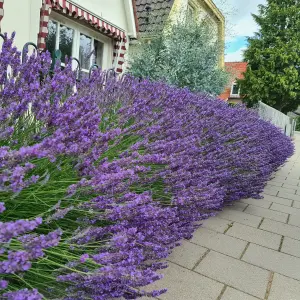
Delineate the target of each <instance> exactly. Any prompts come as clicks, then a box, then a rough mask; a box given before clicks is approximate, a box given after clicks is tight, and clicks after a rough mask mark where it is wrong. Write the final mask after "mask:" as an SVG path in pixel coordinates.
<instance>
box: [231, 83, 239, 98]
mask: <svg viewBox="0 0 300 300" xmlns="http://www.w3.org/2000/svg"><path fill="white" fill-rule="evenodd" d="M238 94H239V87H238V85H237V84H236V83H235V84H234V85H233V86H232V95H238Z"/></svg>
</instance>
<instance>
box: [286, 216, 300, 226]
mask: <svg viewBox="0 0 300 300" xmlns="http://www.w3.org/2000/svg"><path fill="white" fill-rule="evenodd" d="M288 223H289V224H290V225H294V226H298V227H300V218H299V216H296V215H290V218H289V222H288Z"/></svg>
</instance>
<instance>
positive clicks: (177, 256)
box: [168, 241, 207, 269]
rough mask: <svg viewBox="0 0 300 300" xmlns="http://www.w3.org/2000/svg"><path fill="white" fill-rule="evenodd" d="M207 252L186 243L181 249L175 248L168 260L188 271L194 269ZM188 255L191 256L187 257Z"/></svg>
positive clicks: (204, 249)
mask: <svg viewBox="0 0 300 300" xmlns="http://www.w3.org/2000/svg"><path fill="white" fill-rule="evenodd" d="M206 251H207V249H206V248H203V247H201V246H198V245H195V244H192V243H190V242H187V241H184V242H183V243H182V245H181V246H180V247H177V248H175V250H174V251H173V253H172V254H171V255H170V256H169V258H168V260H170V261H171V262H174V263H176V264H178V265H180V266H183V267H186V268H187V269H192V268H193V267H194V266H195V265H196V263H197V262H198V261H199V259H200V258H201V257H202V256H203V255H204V254H205V252H206ZM187 253H188V254H189V255H186V254H187Z"/></svg>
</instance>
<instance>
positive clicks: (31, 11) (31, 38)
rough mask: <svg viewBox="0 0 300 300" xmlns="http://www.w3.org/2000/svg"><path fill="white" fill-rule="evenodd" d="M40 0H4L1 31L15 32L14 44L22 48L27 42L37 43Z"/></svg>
mask: <svg viewBox="0 0 300 300" xmlns="http://www.w3.org/2000/svg"><path fill="white" fill-rule="evenodd" d="M40 8H41V0H8V1H5V2H4V18H3V19H2V21H1V32H2V33H4V32H7V33H8V34H11V33H12V32H13V31H15V32H16V34H17V35H16V39H15V45H16V46H17V47H18V49H22V47H23V45H24V44H25V43H27V42H33V43H37V35H38V32H39V24H40Z"/></svg>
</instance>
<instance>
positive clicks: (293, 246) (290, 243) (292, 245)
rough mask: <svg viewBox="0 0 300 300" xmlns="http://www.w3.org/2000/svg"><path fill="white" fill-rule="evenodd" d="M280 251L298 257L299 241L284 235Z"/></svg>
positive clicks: (299, 254) (299, 253)
mask: <svg viewBox="0 0 300 300" xmlns="http://www.w3.org/2000/svg"><path fill="white" fill-rule="evenodd" d="M281 252H284V253H287V254H291V255H294V256H298V257H300V241H298V240H294V239H291V238H288V237H284V239H283V243H282V247H281Z"/></svg>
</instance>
